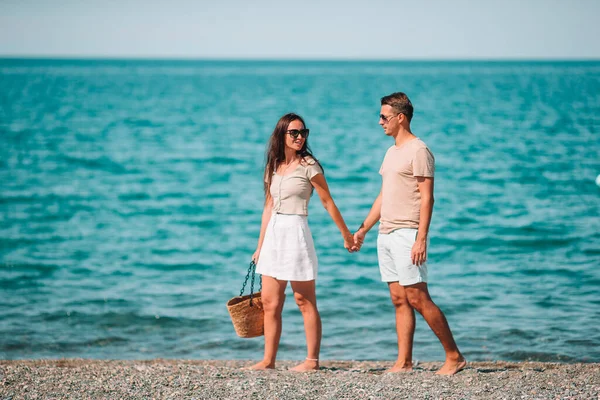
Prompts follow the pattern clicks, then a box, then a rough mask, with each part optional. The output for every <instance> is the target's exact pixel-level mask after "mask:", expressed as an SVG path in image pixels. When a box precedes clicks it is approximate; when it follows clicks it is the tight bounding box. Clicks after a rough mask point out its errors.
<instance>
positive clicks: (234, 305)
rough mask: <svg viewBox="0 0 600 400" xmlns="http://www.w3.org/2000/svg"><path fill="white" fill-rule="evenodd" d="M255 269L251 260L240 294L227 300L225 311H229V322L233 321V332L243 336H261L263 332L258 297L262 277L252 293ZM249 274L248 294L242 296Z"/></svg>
mask: <svg viewBox="0 0 600 400" xmlns="http://www.w3.org/2000/svg"><path fill="white" fill-rule="evenodd" d="M255 270H256V264H255V263H254V261H252V262H251V263H250V267H249V268H248V273H247V274H246V279H245V280H244V284H243V285H242V290H241V291H240V295H239V296H236V297H234V298H232V299H231V300H229V301H228V302H227V311H229V315H230V316H231V322H233V327H234V328H235V333H237V334H238V336H240V337H243V338H251V337H256V336H262V335H264V333H265V331H264V327H265V326H264V314H263V305H262V301H261V298H260V291H261V289H262V279H261V281H260V288H259V289H258V292H257V293H253V292H254V273H255ZM250 274H252V281H251V282H250V294H248V295H245V296H243V294H244V289H245V288H246V283H248V278H249V277H250ZM259 279H260V278H259Z"/></svg>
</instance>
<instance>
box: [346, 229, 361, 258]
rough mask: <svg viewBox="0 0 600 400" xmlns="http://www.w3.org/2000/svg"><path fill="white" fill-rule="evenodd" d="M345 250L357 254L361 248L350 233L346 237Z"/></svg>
mask: <svg viewBox="0 0 600 400" xmlns="http://www.w3.org/2000/svg"><path fill="white" fill-rule="evenodd" d="M344 248H345V249H346V250H348V253H355V252H357V251H359V250H360V246H358V245H357V244H356V242H355V241H354V236H352V234H351V233H350V232H348V233H347V234H346V235H344Z"/></svg>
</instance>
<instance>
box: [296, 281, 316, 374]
mask: <svg viewBox="0 0 600 400" xmlns="http://www.w3.org/2000/svg"><path fill="white" fill-rule="evenodd" d="M291 285H292V290H293V291H294V299H295V300H296V304H297V305H298V308H299V309H300V312H301V313H302V318H304V331H305V333H306V348H307V357H306V359H305V360H304V362H302V363H301V364H299V365H297V366H295V367H294V368H292V371H296V372H304V371H313V370H318V369H319V353H320V351H321V334H322V333H321V332H322V327H321V316H320V315H319V310H318V309H317V295H316V290H315V281H314V280H312V281H292V282H291Z"/></svg>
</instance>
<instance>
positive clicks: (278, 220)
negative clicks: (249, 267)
mask: <svg viewBox="0 0 600 400" xmlns="http://www.w3.org/2000/svg"><path fill="white" fill-rule="evenodd" d="M317 268H318V262H317V253H316V252H315V245H314V242H313V239H312V235H311V233H310V229H309V228H308V220H307V218H306V216H305V215H295V214H273V215H271V220H270V221H269V225H268V226H267V230H266V232H265V239H264V240H263V245H262V247H261V249H260V255H259V256H258V264H257V265H256V272H258V273H259V274H262V275H266V276H270V277H273V278H275V279H278V280H281V281H312V280H314V279H316V278H317Z"/></svg>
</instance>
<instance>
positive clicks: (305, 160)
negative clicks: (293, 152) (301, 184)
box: [300, 156, 317, 167]
mask: <svg viewBox="0 0 600 400" xmlns="http://www.w3.org/2000/svg"><path fill="white" fill-rule="evenodd" d="M300 165H302V166H303V167H308V166H311V165H317V160H316V159H315V158H314V157H311V156H304V157H302V158H301V159H300Z"/></svg>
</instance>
